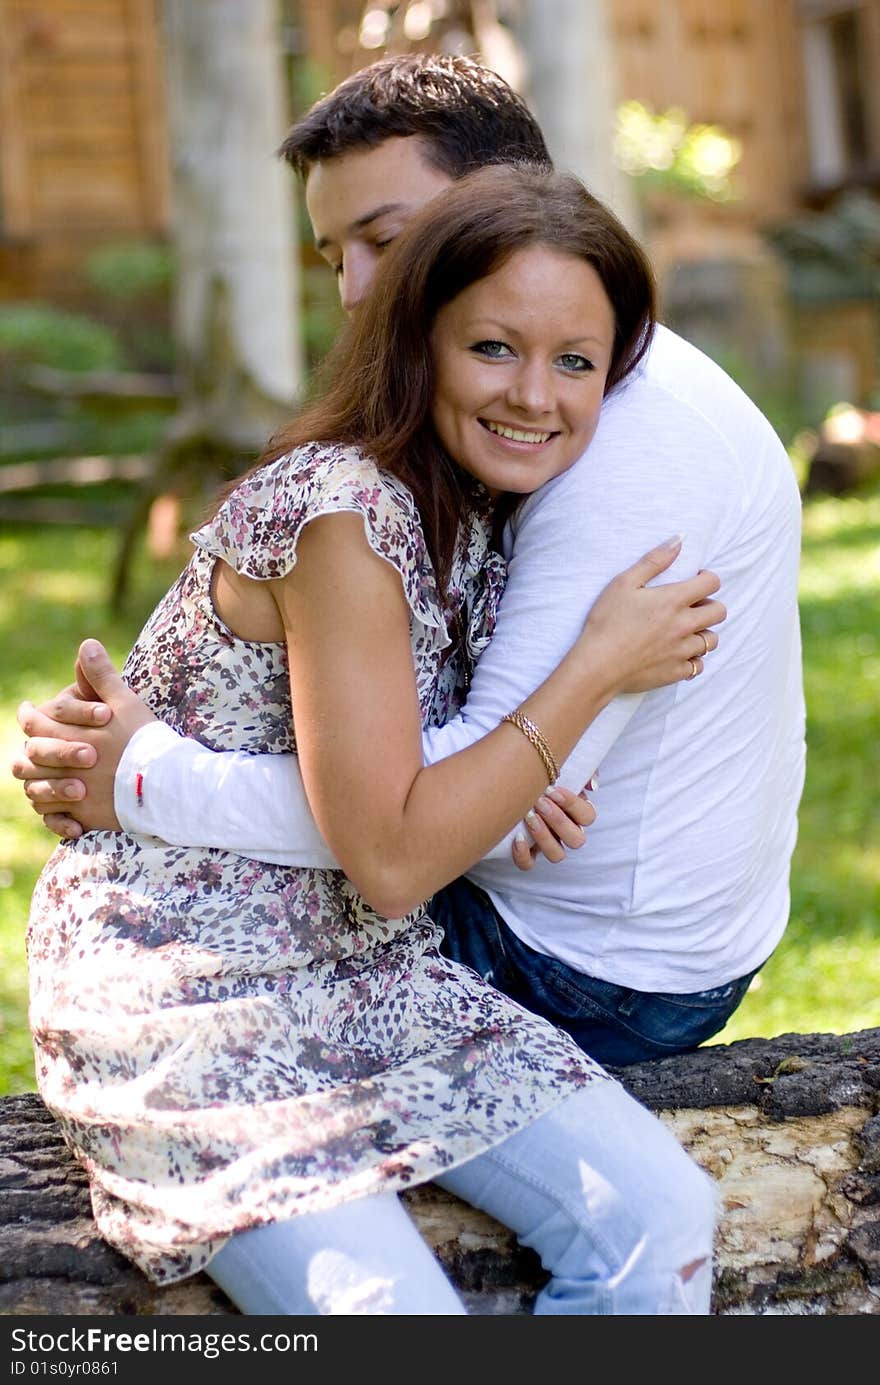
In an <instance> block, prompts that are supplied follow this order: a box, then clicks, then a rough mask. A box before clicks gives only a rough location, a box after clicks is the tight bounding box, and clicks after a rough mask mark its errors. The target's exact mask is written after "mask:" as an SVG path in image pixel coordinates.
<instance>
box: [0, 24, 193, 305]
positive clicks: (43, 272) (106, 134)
mask: <svg viewBox="0 0 880 1385" xmlns="http://www.w3.org/2000/svg"><path fill="white" fill-rule="evenodd" d="M168 220H169V178H168V152H167V144H166V133H165V97H164V90H163V85H162V79H161V70H160V62H159V32H158V19H157V12H156V0H0V299H11V298H18V299H23V298H56V299H58V300H60V301H62V302H63V301H71V300H75V299H76V297H77V292H78V287H77V275H76V270H77V265H78V263H79V262H80V261H81V259H82V257H83V255H84V254H85V253H86V252H87V251H88V250H89V249H91V248H92V247H93V246H95V245H96V244H100V243H101V241H105V240H110V239H113V240H122V239H140V238H145V237H151V236H156V235H163V234H164V233H165V232H166V231H167V229H168Z"/></svg>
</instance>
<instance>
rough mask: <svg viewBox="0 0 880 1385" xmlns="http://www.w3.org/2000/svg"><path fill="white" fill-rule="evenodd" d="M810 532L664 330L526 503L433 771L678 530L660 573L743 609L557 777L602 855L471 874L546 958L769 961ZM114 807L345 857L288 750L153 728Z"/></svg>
mask: <svg viewBox="0 0 880 1385" xmlns="http://www.w3.org/2000/svg"><path fill="white" fill-rule="evenodd" d="M800 520H801V505H800V495H799V492H798V488H797V484H796V481H795V477H794V474H793V470H792V467H791V463H790V460H789V458H788V455H787V453H786V452H785V449H784V448H783V446H782V444H781V442H780V440H779V438H778V437H777V435H776V433H775V432H774V430H773V429H772V427H771V426H770V424H769V423H768V421H767V420H766V419H765V418H764V416H763V415H762V414H761V413H760V411H759V410H758V409H757V408H756V407H755V405H754V404H753V403H752V402H751V401H750V400H749V399H748V398H747V397H746V395H744V394H743V392H742V391H741V390H740V389H739V388H738V386H737V385H735V384H734V383H733V381H732V380H731V379H730V378H729V377H728V376H727V375H725V374H724V372H723V371H722V370H721V369H720V368H719V367H718V366H716V365H715V364H714V363H713V362H712V361H710V360H709V359H708V358H707V357H706V356H705V355H703V354H702V353H701V352H699V351H698V350H697V349H696V348H695V347H693V346H691V345H689V344H688V343H687V342H685V341H683V340H682V339H681V338H679V337H677V336H676V335H674V334H673V333H672V332H670V331H668V330H666V329H664V328H662V327H661V328H658V330H657V333H656V336H655V339H654V341H653V343H652V346H651V349H650V351H649V353H648V355H647V357H646V359H645V361H644V362H643V363H642V365H641V366H640V367H639V369H638V371H637V372H636V373H634V375H633V376H631V377H630V379H629V380H628V381H626V382H625V383H624V384H623V386H622V387H620V388H619V389H618V390H617V391H615V392H614V393H613V394H612V395H611V396H610V397H609V398H608V399H607V400H606V402H605V404H604V405H603V409H602V416H601V421H600V424H599V428H598V429H597V432H596V434H595V437H594V439H593V442H592V443H591V445H590V447H589V449H588V450H587V452H586V453H585V454H584V455H583V456H582V457H581V458H580V459H579V460H578V461H577V462H576V463H575V465H574V466H573V467H571V469H570V470H569V471H567V472H566V473H565V474H564V475H562V476H560V477H557V478H556V480H554V481H551V482H550V483H549V484H547V485H546V486H544V487H542V488H541V490H540V491H538V492H536V493H535V494H534V495H532V496H530V497H529V498H528V499H527V500H526V501H525V502H524V503H523V504H522V505H521V506H520V508H519V509H518V511H517V514H516V516H515V518H514V521H513V523H512V524H511V526H510V527H509V531H508V534H507V536H506V545H505V546H506V556H507V557H508V559H509V578H508V585H507V589H506V591H505V594H504V598H503V600H502V603H501V609H500V613H499V619H498V625H497V628H496V632H495V635H494V637H493V639H492V641H491V643H490V645H489V648H488V649H487V650H486V652H485V653H484V654H483V656H482V657H481V659H480V661H479V663H478V665H477V668H476V670H475V672H474V677H473V681H472V685H471V690H470V693H469V696H468V701H467V704H466V706H465V707H464V708H463V710H462V712H461V714H460V715H459V716H457V717H456V718H455V719H454V720H453V721H451V722H449V723H448V724H447V725H446V726H444V727H440V728H436V729H433V730H430V731H428V732H426V733H425V737H424V746H425V759H426V762H427V763H433V762H434V761H436V760H438V759H442V758H444V757H445V756H447V755H450V754H453V753H454V752H455V751H458V750H461V749H463V748H465V747H466V746H468V745H470V744H472V743H473V742H474V741H475V740H477V739H479V738H480V737H481V736H483V735H485V734H487V733H488V732H489V731H491V730H493V729H494V727H496V726H497V725H498V722H499V720H500V719H501V717H502V716H503V715H504V714H505V712H509V711H511V710H513V709H514V708H515V707H517V706H519V704H520V703H521V702H523V701H524V700H525V698H526V697H528V696H529V694H530V693H532V692H533V691H534V689H535V688H536V687H537V686H538V685H539V684H540V683H541V682H542V681H543V680H544V678H546V677H547V675H548V674H549V673H550V672H551V671H552V670H553V668H554V667H555V666H556V664H557V663H558V662H559V660H560V659H561V658H562V657H563V655H564V654H566V653H567V651H568V650H569V648H570V647H571V645H572V643H573V642H574V640H575V638H576V637H577V635H578V634H579V633H580V630H581V628H582V626H583V622H584V619H585V617H586V614H587V612H588V610H589V608H590V606H591V605H592V603H593V601H594V600H595V598H596V596H597V595H598V593H599V592H600V591H601V589H602V588H603V587H604V586H605V585H606V584H607V582H609V581H610V580H611V578H612V577H613V576H614V575H615V574H616V573H617V572H619V571H620V570H621V569H622V568H624V567H627V566H629V564H630V563H632V562H635V561H636V559H637V558H639V557H641V555H642V554H643V553H645V552H646V551H647V550H648V549H650V548H652V547H654V546H655V545H656V544H658V543H660V542H662V541H663V540H664V539H667V538H669V537H671V536H672V535H674V534H682V535H684V543H683V545H682V551H681V554H680V556H679V557H678V559H677V560H676V562H675V563H674V565H673V566H672V568H671V569H670V570H669V571H668V573H666V574H665V575H664V578H663V579H662V580H675V579H676V578H679V577H684V576H689V575H692V574H693V573H694V572H696V571H697V570H699V569H701V568H711V569H712V570H713V571H714V572H716V573H717V574H718V576H719V577H720V579H721V590H720V592H719V593H718V595H719V597H720V599H721V600H722V601H723V602H724V603H725V605H726V607H727V611H728V616H727V620H726V621H725V622H724V624H723V625H722V626H721V627H720V628H719V631H718V633H719V636H720V643H719V647H718V649H717V650H716V651H715V652H713V653H712V654H711V655H710V656H709V657H708V658H707V659H706V661H705V671H704V672H703V674H702V675H701V676H700V677H699V678H696V679H694V680H693V681H690V682H681V683H678V684H676V685H674V686H672V687H668V688H660V689H657V690H656V691H653V692H650V693H645V694H639V695H632V696H625V697H619V698H617V699H615V701H613V702H612V703H611V704H610V705H609V706H608V707H607V708H606V709H605V710H604V711H603V712H602V713H601V715H600V716H599V717H597V719H596V720H595V721H594V722H593V724H592V726H591V727H590V728H589V729H588V731H587V732H586V734H585V735H584V737H583V738H582V739H581V741H580V742H579V743H578V745H577V747H576V748H575V750H574V752H573V753H572V755H571V756H570V758H569V759H568V760H567V761H566V763H565V765H564V766H563V768H562V772H561V774H560V782H561V783H562V784H565V785H567V786H569V787H571V788H575V789H580V788H581V787H582V786H583V785H584V784H585V783H586V782H587V780H588V779H589V778H590V777H591V775H592V774H593V772H594V771H596V770H598V780H599V783H598V788H597V789H596V790H595V791H593V792H592V793H591V794H590V797H591V799H592V801H593V802H594V804H595V807H596V811H597V819H596V822H595V823H594V824H593V825H592V826H591V827H590V828H589V829H588V831H587V840H586V845H585V846H584V847H582V848H581V849H580V850H578V851H575V852H571V853H569V854H568V855H567V856H566V859H565V860H564V861H563V862H561V863H559V864H557V865H551V864H550V863H549V862H547V861H545V860H544V859H543V858H541V859H539V860H538V861H537V862H536V864H535V866H534V868H533V869H532V870H531V871H529V872H522V871H519V870H518V869H517V868H516V866H515V865H514V864H513V861H512V859H511V856H510V850H509V848H510V840H511V838H507V839H505V841H504V842H501V843H499V844H498V846H497V847H496V848H495V849H494V850H493V851H492V852H491V853H490V855H489V856H488V857H486V858H485V859H484V860H482V861H480V862H479V863H478V864H477V865H475V866H474V868H473V870H472V871H469V872H468V875H469V877H470V878H471V879H472V880H474V881H475V882H476V883H477V884H479V885H480V886H482V888H484V889H485V890H486V891H487V892H488V894H489V895H490V897H491V898H492V900H493V902H494V904H495V905H496V907H497V909H498V910H499V912H500V914H501V915H502V917H503V918H504V919H505V921H506V922H507V923H508V925H509V926H510V927H511V928H512V929H513V931H514V932H515V933H517V934H518V935H519V936H520V937H521V938H522V939H523V941H524V942H526V943H527V944H528V945H529V946H531V947H533V948H535V949H536V950H538V951H541V952H545V953H549V954H551V955H553V956H555V957H558V958H560V959H561V960H562V961H564V962H566V963H568V964H569V965H571V966H573V967H575V968H577V969H578V970H580V971H582V972H585V973H587V974H588V975H591V976H596V977H599V978H602V979H604V980H607V981H613V982H616V983H618V984H620V985H625V986H629V987H632V988H634V989H637V990H645V991H666V992H672V993H677V994H681V993H687V992H692V991H698V990H706V989H709V988H711V987H714V986H720V985H724V984H725V983H726V982H728V981H731V980H733V979H735V978H737V977H739V976H742V975H745V974H746V973H747V972H749V971H751V970H753V969H754V968H755V967H757V966H759V965H760V964H761V963H762V962H764V961H765V960H766V959H767V957H768V956H769V955H770V953H771V952H772V951H773V949H774V947H775V946H776V944H777V943H778V941H779V939H780V937H781V935H782V933H783V931H784V929H785V925H786V923H787V920H788V912H789V875H790V864H791V855H792V851H793V849H794V845H795V839H796V833H797V809H798V804H799V801H800V796H801V791H802V788H803V780H804V763H805V739H804V737H805V709H804V696H803V679H802V664H801V644H800V626H799V618H798V606H797V585H798V573H799V562H800V529H801V525H800ZM138 772H140V773H141V774H142V775H143V776H144V779H143V784H144V794H143V802H142V804H140V805H139V804H138V803H137V802H136V797H135V793H134V778H135V774H136V773H138ZM486 792H487V793H491V785H490V784H487V786H486ZM116 808H117V814H118V816H119V819H120V822H121V823H122V825H123V826H124V827H126V828H128V829H129V830H132V831H138V832H147V833H153V834H155V835H157V836H161V837H162V838H163V839H165V840H166V841H170V842H172V843H175V844H180V845H198V846H217V847H225V848H227V849H230V850H234V851H237V852H239V853H241V854H244V855H250V856H255V857H257V858H259V859H262V860H270V861H277V862H280V863H282V864H290V865H316V866H333V865H335V861H334V859H333V857H332V855H331V854H330V853H329V850H328V848H327V847H326V845H325V844H324V843H323V841H322V839H321V837H320V835H319V834H318V831H317V828H316V827H315V825H314V823H313V821H312V819H311V815H310V813H309V810H308V805H307V803H306V800H305V794H304V791H303V787H302V781H301V779H300V777H299V773H298V770H297V767H296V762H295V760H294V759H293V758H292V757H287V756H250V755H246V754H242V753H236V752H227V753H216V752H212V751H208V750H205V749H204V748H203V747H201V746H199V745H197V744H196V743H195V742H191V741H184V740H183V739H182V738H180V737H179V736H177V735H176V734H175V733H174V732H172V731H170V730H169V728H167V727H163V726H161V725H159V726H156V725H154V726H150V727H146V728H143V729H142V730H141V731H140V732H138V733H137V735H136V736H135V737H134V738H133V740H132V741H131V742H130V744H129V746H128V748H127V750H126V753H125V756H124V758H123V761H122V763H121V764H120V767H119V771H118V773H117V781H116ZM511 837H512V834H511Z"/></svg>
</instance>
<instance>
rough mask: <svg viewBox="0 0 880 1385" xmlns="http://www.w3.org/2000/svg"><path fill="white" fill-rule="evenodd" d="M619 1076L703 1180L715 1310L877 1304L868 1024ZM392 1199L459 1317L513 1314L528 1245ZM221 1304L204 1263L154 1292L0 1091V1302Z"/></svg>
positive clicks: (205, 1310) (879, 1213)
mask: <svg viewBox="0 0 880 1385" xmlns="http://www.w3.org/2000/svg"><path fill="white" fill-rule="evenodd" d="M618 1075H619V1076H620V1077H621V1078H622V1080H623V1081H624V1082H625V1085H626V1086H627V1087H628V1088H629V1090H630V1091H631V1092H632V1093H633V1095H634V1096H636V1097H637V1098H638V1099H639V1100H640V1101H642V1102H643V1103H644V1104H645V1105H646V1106H648V1107H650V1108H651V1109H652V1110H655V1111H657V1112H659V1114H660V1116H661V1119H663V1120H664V1121H666V1122H668V1123H669V1125H670V1126H671V1127H672V1129H673V1130H674V1131H675V1133H676V1134H677V1135H678V1137H679V1138H680V1139H681V1140H682V1142H683V1143H684V1144H685V1146H686V1147H687V1148H688V1149H689V1150H690V1151H691V1153H692V1154H693V1156H694V1157H695V1158H696V1159H697V1160H698V1162H699V1163H700V1164H701V1165H702V1166H703V1167H704V1168H706V1169H707V1171H708V1172H709V1173H711V1174H712V1175H713V1176H714V1178H715V1179H716V1180H717V1183H718V1189H719V1198H720V1207H721V1215H720V1225H719V1231H718V1237H717V1244H716V1253H715V1276H714V1297H713V1312H714V1313H715V1314H717V1315H725V1316H735V1315H769V1314H798V1315H813V1316H815V1315H849V1316H852V1315H857V1314H858V1315H861V1314H880V1029H869V1030H864V1031H862V1032H860V1033H857V1034H847V1035H834V1034H789V1035H783V1036H781V1037H780V1038H777V1039H747V1040H743V1041H741V1042H739V1043H734V1044H729V1045H726V1046H725V1045H718V1046H715V1047H709V1048H704V1049H700V1050H698V1051H697V1052H696V1053H692V1054H688V1055H685V1056H684V1057H680V1058H667V1059H664V1060H661V1061H658V1062H654V1063H641V1064H638V1065H636V1066H634V1067H631V1068H626V1069H623V1070H621V1072H620V1073H619V1074H618ZM405 1198H406V1201H407V1203H408V1205H409V1208H410V1211H411V1212H412V1214H413V1217H414V1218H415V1220H416V1221H417V1223H418V1225H419V1226H420V1228H421V1230H422V1232H423V1234H424V1235H425V1237H426V1238H427V1240H428V1241H429V1243H430V1244H431V1246H432V1247H433V1249H434V1251H435V1253H436V1254H437V1256H438V1257H439V1259H440V1261H441V1262H442V1264H443V1265H444V1267H445V1268H446V1270H447V1272H448V1273H449V1275H450V1276H451V1278H452V1280H453V1282H454V1283H455V1284H456V1285H457V1286H458V1288H459V1290H460V1292H461V1294H462V1296H463V1298H464V1299H465V1302H466V1303H467V1305H468V1309H469V1311H470V1313H471V1314H474V1315H497V1314H521V1313H528V1312H529V1310H530V1307H531V1303H532V1301H533V1299H534V1296H535V1294H536V1292H537V1290H538V1288H539V1287H540V1285H541V1283H542V1282H543V1279H544V1275H543V1272H542V1270H541V1268H540V1265H539V1264H538V1263H537V1260H536V1258H535V1256H534V1255H533V1254H532V1252H530V1251H524V1250H521V1249H520V1248H519V1247H517V1245H516V1244H515V1242H514V1241H513V1238H512V1237H511V1236H510V1233H509V1232H507V1231H506V1230H505V1229H504V1228H503V1227H500V1226H499V1225H498V1224H497V1223H496V1222H494V1221H492V1220H491V1219H490V1218H489V1217H486V1216H485V1215H483V1214H482V1213H478V1212H475V1211H474V1210H473V1209H472V1208H469V1207H466V1206H465V1205H464V1204H463V1203H460V1202H458V1201H457V1200H456V1199H455V1198H452V1197H450V1196H448V1195H447V1194H445V1193H442V1192H441V1191H440V1190H439V1189H437V1188H435V1187H433V1185H430V1184H428V1185H426V1186H425V1187H423V1188H418V1189H416V1190H414V1191H413V1192H412V1193H408V1194H405ZM235 1311H236V1310H235V1309H234V1308H232V1306H231V1305H230V1304H229V1302H228V1301H227V1300H226V1299H225V1298H224V1296H223V1294H222V1293H221V1292H220V1291H219V1290H218V1289H217V1288H216V1287H215V1286H213V1285H212V1283H211V1281H210V1280H209V1279H208V1278H207V1276H206V1275H198V1276H196V1277H194V1278H192V1279H190V1280H187V1281H185V1282H184V1283H182V1284H177V1285H172V1286H171V1287H170V1288H166V1289H157V1288H156V1287H155V1286H153V1285H151V1284H149V1283H148V1281H147V1280H146V1279H144V1277H143V1276H142V1275H141V1274H140V1273H139V1272H138V1271H137V1270H135V1269H134V1268H133V1266H132V1265H130V1264H129V1263H128V1262H127V1261H126V1260H124V1259H123V1258H122V1257H121V1256H119V1255H118V1254H116V1252H115V1251H112V1250H110V1249H109V1247H108V1246H106V1245H105V1244H104V1243H103V1242H102V1241H101V1240H100V1239H99V1237H98V1236H97V1233H96V1231H95V1227H94V1223H93V1221H92V1219H91V1214H90V1211H89V1201H88V1193H87V1189H86V1184H85V1179H84V1176H83V1174H82V1173H81V1171H80V1170H79V1168H78V1167H77V1166H76V1165H75V1164H74V1163H73V1161H72V1160H71V1158H70V1156H69V1154H68V1153H67V1150H66V1148H65V1147H64V1144H63V1141H62V1139H61V1134H60V1130H59V1128H58V1126H57V1124H56V1123H55V1121H54V1120H53V1119H52V1117H51V1116H50V1115H49V1113H48V1111H47V1110H46V1109H45V1107H44V1106H43V1105H42V1103H41V1102H40V1099H39V1097H37V1096H35V1095H25V1096H18V1097H7V1098H5V1099H4V1100H3V1101H0V1315H12V1314H18V1315H39V1314H77V1315H83V1314H95V1315H102V1314H103V1315H108V1316H121V1315H125V1316H129V1315H140V1314H157V1313H158V1314H171V1315H196V1314H198V1315H201V1314H233V1313H235Z"/></svg>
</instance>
